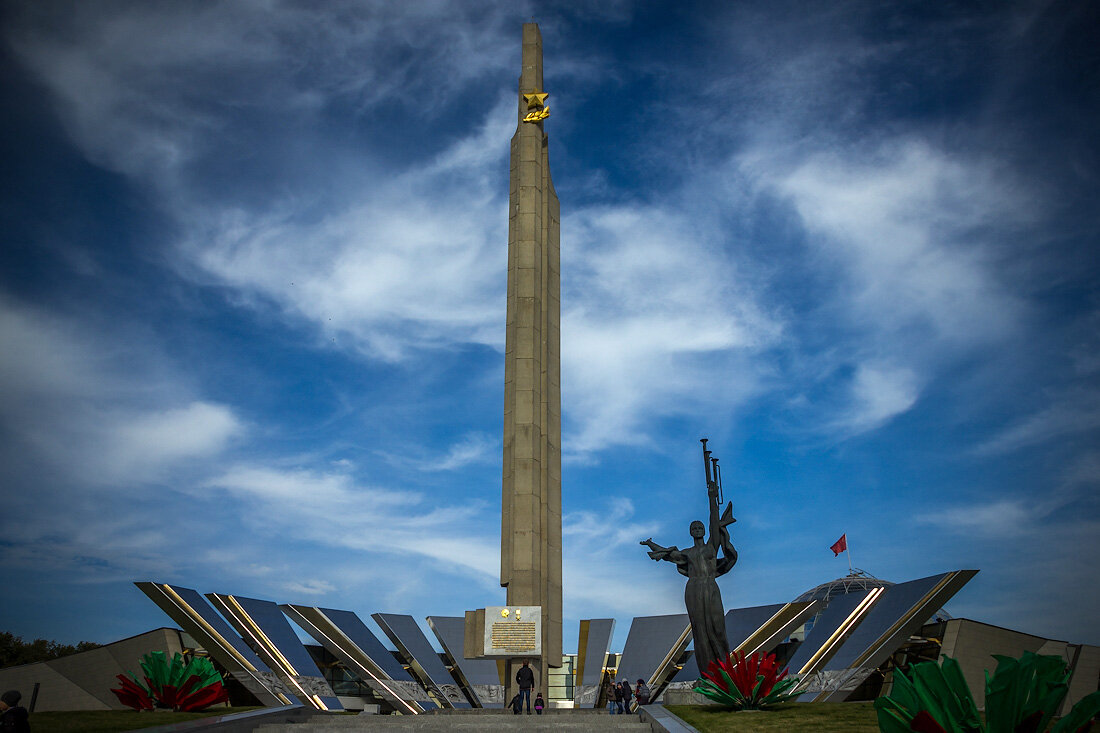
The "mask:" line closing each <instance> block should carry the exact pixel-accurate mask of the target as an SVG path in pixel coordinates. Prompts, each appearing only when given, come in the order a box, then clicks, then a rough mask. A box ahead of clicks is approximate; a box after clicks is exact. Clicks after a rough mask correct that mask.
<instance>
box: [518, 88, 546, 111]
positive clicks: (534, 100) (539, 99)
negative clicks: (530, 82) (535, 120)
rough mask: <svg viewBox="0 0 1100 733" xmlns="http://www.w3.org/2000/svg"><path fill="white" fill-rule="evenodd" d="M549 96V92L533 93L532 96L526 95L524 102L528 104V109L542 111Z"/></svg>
mask: <svg viewBox="0 0 1100 733" xmlns="http://www.w3.org/2000/svg"><path fill="white" fill-rule="evenodd" d="M549 96H550V95H549V94H548V93H547V92H532V93H531V94H524V95H523V101H524V102H527V109H542V108H543V106H545V105H546V98H547V97H549Z"/></svg>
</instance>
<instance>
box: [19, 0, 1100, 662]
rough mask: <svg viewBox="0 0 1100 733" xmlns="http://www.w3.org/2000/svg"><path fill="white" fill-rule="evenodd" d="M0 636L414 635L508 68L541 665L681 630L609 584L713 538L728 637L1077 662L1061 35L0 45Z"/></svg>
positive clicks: (760, 14)
mask: <svg viewBox="0 0 1100 733" xmlns="http://www.w3.org/2000/svg"><path fill="white" fill-rule="evenodd" d="M0 12H2V29H0V32H2V36H0V37H2V50H0V54H2V75H3V76H2V78H3V88H2V95H3V96H2V104H3V114H2V115H0V126H2V134H0V146H2V158H0V159H2V160H3V161H4V164H3V166H2V168H0V185H2V186H3V189H2V191H3V193H2V197H0V213H2V217H3V248H2V258H3V259H2V261H0V263H2V264H0V343H2V348H0V378H2V382H0V383H2V385H3V389H2V390H0V434H2V436H3V439H2V441H0V482H2V492H3V503H4V511H3V513H2V514H0V517H2V519H0V552H2V556H0V564H2V566H3V567H4V568H5V580H4V592H3V594H0V610H2V618H3V624H2V626H3V627H4V628H5V629H9V630H11V631H13V632H15V633H18V634H21V635H23V636H25V637H36V636H42V637H47V638H56V639H60V640H63V641H68V642H71V641H76V640H80V639H90V640H95V641H101V642H106V641H111V640H114V639H117V638H121V637H125V636H129V635H131V634H134V633H139V632H141V631H144V630H145V629H147V628H151V627H154V626H160V625H164V624H165V623H167V619H166V617H164V616H163V615H162V614H161V612H160V611H159V610H158V609H157V608H156V607H154V606H153V604H152V603H150V602H149V601H147V600H146V599H145V598H144V596H142V595H141V594H140V593H139V592H138V591H137V590H136V589H135V588H134V587H133V586H132V585H131V583H132V581H134V580H158V581H164V582H173V583H177V584H181V585H185V586H189V587H194V588H196V589H198V590H200V591H204V592H205V591H217V592H228V593H236V594H240V595H248V596H255V597H260V598H270V599H274V600H279V601H283V602H297V603H308V604H315V605H326V606H332V607H338V608H348V609H351V610H355V611H358V612H360V615H361V616H363V617H364V618H365V617H367V616H368V615H369V614H370V613H372V612H375V611H383V612H390V613H410V614H413V615H414V616H416V617H418V618H421V619H422V618H423V617H424V616H426V615H428V614H439V615H453V614H460V613H462V611H464V610H465V609H470V608H475V607H480V606H485V605H487V604H488V605H492V604H493V603H498V602H501V601H502V599H503V592H502V591H501V589H500V588H499V584H498V576H497V572H498V556H499V507H500V493H499V492H500V460H501V445H500V433H501V412H502V404H503V386H502V383H503V355H502V350H503V342H504V309H505V275H506V271H505V268H506V247H507V245H506V242H507V219H506V207H507V192H508V182H507V174H508V161H507V155H508V140H509V138H510V136H511V134H512V132H513V130H514V124H515V123H514V109H515V96H514V95H515V94H516V91H517V90H516V79H517V77H518V73H519V43H520V26H521V23H523V22H524V21H528V20H530V19H531V18H532V17H533V18H535V19H536V20H537V21H538V22H539V23H540V25H541V29H542V33H543V38H544V43H545V64H546V89H547V91H549V92H550V95H551V96H550V99H549V100H548V101H549V105H550V107H551V109H552V117H551V118H550V120H549V121H548V122H547V124H546V129H547V131H548V133H549V135H550V140H551V149H550V155H551V166H552V170H553V174H554V180H555V184H556V188H557V191H558V194H559V196H560V198H561V205H562V225H561V230H562V237H561V247H562V308H563V312H562V319H561V323H562V326H561V330H562V354H563V357H562V358H563V364H562V399H563V406H562V411H563V445H564V465H563V488H562V495H563V510H564V532H565V568H564V578H565V609H564V610H565V619H566V621H565V644H566V647H567V648H568V649H573V648H574V647H575V644H576V637H577V621H578V620H579V619H581V618H595V617H608V616H610V617H614V618H616V619H618V621H619V623H618V630H617V634H616V642H615V645H616V647H617V648H621V644H622V642H623V640H624V639H625V634H626V630H627V627H628V625H629V619H630V618H631V617H633V616H635V615H651V614H658V613H672V612H679V611H680V609H682V584H681V578H680V576H678V575H677V574H676V573H675V572H673V569H672V568H671V567H669V566H667V565H664V564H662V565H655V564H654V563H653V562H652V561H650V560H649V559H648V557H647V556H646V554H645V549H644V548H643V547H640V546H639V545H638V541H639V540H642V539H645V538H646V537H651V536H652V537H653V538H654V539H655V540H656V541H658V542H660V543H662V544H673V543H679V544H681V545H682V544H684V543H686V542H687V541H688V540H689V537H688V532H687V527H688V524H689V523H690V521H691V520H692V519H695V518H700V517H702V515H703V512H704V510H705V495H704V489H703V486H702V477H701V475H700V474H701V471H700V467H699V454H698V449H699V443H698V439H699V438H700V437H703V436H706V437H709V438H710V439H711V441H712V443H711V446H712V448H713V449H714V450H715V451H716V455H718V456H719V457H720V458H721V459H722V465H723V467H724V477H725V483H726V493H727V495H728V497H729V498H731V499H732V500H733V501H734V507H735V512H736V514H737V516H738V518H739V521H738V523H737V524H736V525H735V527H734V530H735V531H734V541H735V543H736V545H737V546H738V549H739V551H740V560H739V562H738V564H737V566H736V567H735V568H734V569H733V571H731V572H730V573H729V574H728V575H727V576H725V578H724V579H723V580H722V582H721V587H722V592H723V596H724V599H725V602H726V604H727V606H729V607H735V606H745V605H757V604H764V603H777V602H781V601H786V600H790V599H792V598H793V597H795V596H797V595H798V594H799V593H801V592H802V591H804V590H806V589H807V588H810V587H812V586H814V585H816V584H818V583H820V582H823V581H826V580H829V579H832V578H834V577H838V576H840V575H843V574H844V573H846V572H847V564H846V562H845V560H844V558H843V557H841V558H834V557H833V555H832V553H831V552H830V551H829V549H828V548H829V545H830V544H832V543H833V542H834V541H835V540H836V539H837V538H838V537H839V536H840V535H841V534H842V533H845V532H846V533H847V535H848V538H849V544H850V547H851V552H852V561H853V562H854V564H855V565H856V566H857V567H860V568H864V569H865V570H867V571H869V572H871V573H872V574H874V575H876V576H878V577H882V578H886V579H890V580H895V581H902V580H908V579H912V578H917V577H923V576H926V575H931V574H933V573H938V572H943V571H946V570H951V569H958V568H979V569H980V570H981V572H980V573H979V575H978V576H977V577H976V578H975V580H973V581H972V582H971V583H970V584H969V585H968V586H967V587H966V588H965V589H964V590H963V591H962V593H960V594H959V595H958V596H957V597H956V599H955V600H954V601H953V602H952V603H951V604H949V606H948V608H949V610H950V611H951V612H952V613H953V614H955V615H956V616H965V617H969V618H974V619H977V620H981V621H986V622H989V623H994V624H998V625H1002V626H1007V627H1010V628H1014V629H1019V630H1022V631H1026V632H1030V633H1034V634H1039V635H1043V636H1050V637H1054V638H1059V639H1065V640H1068V641H1075V642H1089V643H1093V644H1097V643H1100V635H1098V633H1100V632H1098V631H1097V627H1096V624H1095V608H1096V607H1097V605H1100V582H1098V580H1100V578H1098V571H1097V563H1096V560H1097V557H1098V556H1100V501H1098V491H1097V488H1098V484H1100V440H1098V438H1100V380H1098V375H1100V356H1098V354H1100V348H1098V346H1100V290H1098V287H1097V286H1098V284H1100V264H1098V263H1100V258H1098V257H1097V255H1096V248H1097V235H1098V233H1100V214H1098V212H1100V203H1098V201H1097V191H1100V185H1098V184H1100V182H1098V180H1097V172H1098V170H1100V168H1098V151H1100V145H1098V141H1097V135H1096V131H1095V120H1096V119H1100V91H1098V89H1100V87H1098V82H1097V80H1098V78H1100V76H1098V59H1100V56H1098V52H1097V49H1096V44H1095V37H1096V32H1097V29H1098V22H1097V21H1098V17H1097V16H1098V14H1100V11H1098V9H1097V6H1096V5H1095V4H1090V3H1087V2H1008V3H951V4H949V3H943V4H933V5H931V6H929V4H927V3H915V2H914V3H858V2H853V3H847V2H839V3H827V4H826V3H796V2H736V3H690V2H689V3H680V4H678V5H677V6H676V7H675V8H674V7H673V5H672V4H671V3H651V2H638V3H624V2H619V3H616V2H600V3H590V4H585V3H559V4H554V3H532V2H526V3H525V2H508V3H503V2H500V3H497V2H462V3H457V2H451V3H443V2H408V3H381V2H348V3H342V2H328V3H323V4H314V3H293V2H280V1H278V0H276V1H274V2H271V1H264V2H259V1H257V2H248V1H246V0H238V1H234V2H209V3H202V4H191V3H171V2H152V3H119V2H102V3H95V4H88V3H81V2H46V3H41V2H30V1H27V2H9V3H5V4H4V8H3V10H2V11H0Z"/></svg>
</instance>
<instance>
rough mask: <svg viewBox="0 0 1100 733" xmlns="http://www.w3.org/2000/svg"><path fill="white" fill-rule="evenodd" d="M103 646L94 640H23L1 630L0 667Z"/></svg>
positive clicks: (63, 655)
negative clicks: (63, 642) (67, 641)
mask: <svg viewBox="0 0 1100 733" xmlns="http://www.w3.org/2000/svg"><path fill="white" fill-rule="evenodd" d="M101 646H102V644H96V643H95V642H94V641H81V642H77V643H76V645H75V646H74V645H73V644H62V643H61V642H58V641H47V640H46V639H35V640H34V641H23V638H22V637H20V636H16V635H15V634H13V633H11V632H10V631H0V668H3V667H14V666H16V665H19V664H31V663H32V662H47V661H49V660H51V659H57V658H58V657H67V656H68V655H70V654H76V653H77V652H86V651H88V650H89V649H98V648H99V647H101Z"/></svg>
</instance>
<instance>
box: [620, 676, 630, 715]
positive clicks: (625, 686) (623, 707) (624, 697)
mask: <svg viewBox="0 0 1100 733" xmlns="http://www.w3.org/2000/svg"><path fill="white" fill-rule="evenodd" d="M633 695H634V693H633V691H632V690H631V689H630V683H629V682H627V681H626V678H625V677H624V678H623V679H621V680H619V699H620V702H619V712H620V713H629V712H630V698H631V697H632V696H633Z"/></svg>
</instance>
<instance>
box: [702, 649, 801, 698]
mask: <svg viewBox="0 0 1100 733" xmlns="http://www.w3.org/2000/svg"><path fill="white" fill-rule="evenodd" d="M797 683H798V678H797V677H787V670H786V669H784V670H783V671H782V672H780V671H779V665H778V664H777V663H776V659H775V655H774V654H766V655H763V656H761V655H760V654H759V653H757V652H753V654H752V656H750V657H745V654H744V653H743V652H731V653H730V655H729V657H728V658H727V659H726V660H725V661H724V662H721V663H719V662H717V661H713V662H711V663H710V665H708V667H707V670H706V671H705V672H703V677H702V678H700V679H698V680H696V682H695V688H694V690H695V692H698V693H699V694H701V695H706V696H707V697H709V698H710V699H711V700H714V701H715V702H718V703H721V704H723V705H728V706H730V707H733V708H737V709H738V710H760V709H761V708H763V707H765V706H767V705H775V704H776V703H781V702H786V701H787V700H790V699H791V698H792V697H793V695H791V693H790V692H788V691H789V690H790V689H791V688H792V687H794V686H795V684H797Z"/></svg>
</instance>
